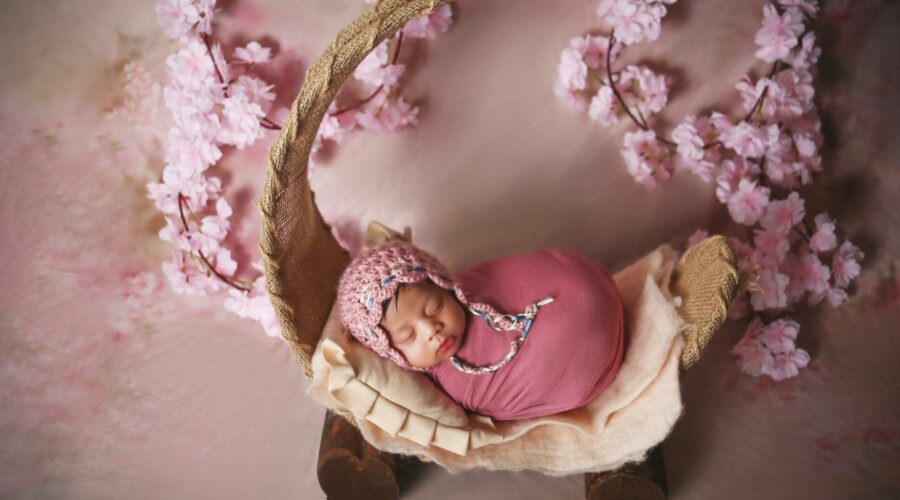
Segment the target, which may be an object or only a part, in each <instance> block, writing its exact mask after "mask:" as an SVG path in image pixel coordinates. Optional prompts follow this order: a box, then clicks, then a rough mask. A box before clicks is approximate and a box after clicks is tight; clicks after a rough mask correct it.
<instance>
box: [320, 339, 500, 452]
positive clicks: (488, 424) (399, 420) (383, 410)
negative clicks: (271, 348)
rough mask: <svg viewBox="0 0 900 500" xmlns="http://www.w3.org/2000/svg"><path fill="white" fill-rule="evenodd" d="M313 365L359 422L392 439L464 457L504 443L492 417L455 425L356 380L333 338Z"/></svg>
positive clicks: (470, 417)
mask: <svg viewBox="0 0 900 500" xmlns="http://www.w3.org/2000/svg"><path fill="white" fill-rule="evenodd" d="M313 363H314V364H315V365H318V366H315V367H314V369H313V372H314V373H315V374H316V377H320V376H321V377H324V382H325V384H324V387H326V388H327V392H328V394H330V395H331V396H332V397H333V399H334V400H335V401H337V402H339V403H340V404H341V405H342V406H343V407H345V408H347V409H348V410H350V412H352V413H353V415H354V416H355V417H356V418H357V419H359V418H363V419H365V420H367V421H368V422H371V423H373V424H375V425H377V426H378V427H379V428H381V429H382V430H384V431H385V432H387V433H388V434H390V435H391V436H393V437H397V436H399V437H402V438H405V439H409V440H410V441H412V442H414V443H416V444H418V445H419V446H426V447H427V446H430V445H433V446H437V447H439V448H442V449H444V450H447V451H450V452H453V453H456V454H457V455H462V456H465V455H466V454H467V453H468V451H469V450H470V449H477V448H480V447H482V446H487V445H489V444H493V443H497V442H500V441H502V440H503V437H502V436H501V435H500V434H497V433H496V432H494V423H493V421H492V420H491V419H490V418H489V417H485V416H481V415H473V414H470V415H467V417H468V419H467V420H465V421H464V422H463V425H462V426H454V425H450V424H448V423H443V422H439V421H437V420H435V419H434V418H431V417H428V416H425V415H421V414H419V413H415V412H413V411H411V410H410V409H409V408H406V407H404V406H402V405H400V404H397V403H396V402H394V401H392V400H390V399H389V398H387V397H385V396H384V395H383V394H381V393H380V392H379V391H378V390H376V389H375V388H373V387H370V386H369V385H368V384H366V383H365V382H363V381H362V380H360V379H359V378H358V377H357V374H356V372H355V371H354V369H353V366H352V365H351V364H350V361H349V360H348V358H347V354H346V352H345V350H344V349H343V347H341V346H340V345H339V344H338V343H337V342H336V341H335V340H334V339H332V338H329V337H325V338H323V340H322V341H321V343H320V345H319V346H318V347H317V348H316V354H315V355H314V357H313ZM314 385H315V384H314ZM331 407H332V408H334V406H331Z"/></svg>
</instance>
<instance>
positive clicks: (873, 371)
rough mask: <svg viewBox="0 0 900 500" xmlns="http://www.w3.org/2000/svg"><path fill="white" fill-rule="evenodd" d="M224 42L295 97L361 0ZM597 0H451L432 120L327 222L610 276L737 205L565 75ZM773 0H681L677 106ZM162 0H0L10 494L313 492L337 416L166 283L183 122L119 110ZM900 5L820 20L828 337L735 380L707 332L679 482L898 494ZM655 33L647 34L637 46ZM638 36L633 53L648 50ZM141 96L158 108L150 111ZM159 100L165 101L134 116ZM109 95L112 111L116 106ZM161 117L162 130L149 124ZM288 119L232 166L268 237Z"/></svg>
mask: <svg viewBox="0 0 900 500" xmlns="http://www.w3.org/2000/svg"><path fill="white" fill-rule="evenodd" d="M226 3H227V6H228V11H227V13H226V14H221V15H220V16H221V19H222V20H223V22H222V24H221V26H220V29H221V31H220V33H221V34H222V35H223V36H230V34H232V33H234V34H237V35H236V36H238V37H241V38H240V39H243V40H246V39H261V40H262V41H263V42H264V44H265V45H269V46H273V45H274V46H275V47H276V48H277V50H278V57H277V59H276V62H275V63H274V64H273V65H272V66H271V67H270V69H269V70H268V72H267V73H266V77H267V78H268V79H270V80H271V81H273V82H276V83H278V85H279V90H280V91H281V93H280V98H281V99H282V102H285V103H286V102H289V101H290V100H291V99H292V98H293V93H294V92H295V91H296V90H297V89H298V88H299V87H298V85H299V83H300V81H301V79H302V74H303V71H305V69H306V67H308V65H309V64H310V63H311V61H312V60H314V58H315V57H316V55H317V54H318V53H319V51H321V50H322V48H323V47H324V46H325V45H326V44H327V43H328V42H329V41H330V39H331V37H332V36H333V35H334V34H335V33H337V31H338V30H339V28H341V27H342V26H344V25H345V24H346V23H348V22H349V21H350V20H352V19H353V18H354V17H356V16H357V15H358V14H359V13H360V12H362V10H363V9H365V8H366V5H365V4H364V3H363V2H362V0H305V1H297V0H290V1H289V0H234V1H232V2H226ZM595 3H596V2H595V1H587V0H566V1H550V0H543V1H541V0H461V1H459V2H457V3H456V5H455V6H454V9H455V13H456V22H455V24H454V25H453V26H452V28H451V30H450V31H449V32H448V33H446V34H445V35H442V36H441V37H439V38H438V39H437V40H436V41H434V42H433V43H430V44H412V43H411V44H408V45H406V44H405V49H404V51H405V54H409V55H413V54H414V53H415V54H416V55H415V57H416V61H417V62H416V63H414V64H413V65H412V67H411V68H410V72H409V78H408V83H407V95H408V96H409V97H410V98H412V99H413V100H418V101H419V102H420V103H421V105H422V110H421V115H420V117H421V125H420V126H419V127H417V128H415V129H412V130H410V131H408V132H405V133H403V134H401V135H397V136H391V137H382V136H372V135H367V134H358V135H355V136H354V137H353V138H352V139H351V140H350V141H349V142H348V143H347V144H346V145H344V146H342V147H341V148H340V149H338V150H337V151H336V153H335V154H334V155H333V157H332V158H331V159H330V160H328V161H326V162H323V164H322V165H321V167H320V168H319V169H317V171H316V173H315V176H314V177H313V179H312V182H313V185H314V188H315V189H316V191H317V193H318V196H317V199H318V200H319V201H320V202H321V208H322V211H323V213H324V214H325V216H326V218H329V219H336V218H338V217H339V216H341V215H347V216H350V217H352V218H357V219H368V218H378V219H380V220H382V221H384V222H386V223H388V224H389V225H396V226H402V225H406V224H408V225H411V226H413V228H414V234H415V236H416V238H417V240H418V241H419V242H421V243H423V244H424V245H426V246H427V247H428V248H431V249H434V250H439V253H440V254H441V255H442V256H444V257H445V259H446V261H447V262H448V264H450V265H451V266H452V267H455V268H459V267H461V266H465V265H467V264H471V263H473V262H475V261H477V260H480V259H482V258H487V257H491V256H496V255H499V254H501V253H508V252H517V251H526V250H530V249H535V248H538V247H543V246H550V245H562V246H569V247H573V248H577V249H580V250H582V251H584V252H585V253H587V254H589V255H591V256H593V257H596V258H598V259H601V260H602V261H604V262H605V263H607V264H608V265H609V266H610V267H612V268H614V269H615V268H619V267H621V266H622V265H624V264H626V263H627V262H630V261H631V260H633V259H635V258H636V257H638V256H640V255H642V254H643V253H645V252H646V251H648V250H650V249H652V248H654V247H655V246H656V245H658V244H660V243H663V242H667V241H671V240H676V239H678V238H683V237H685V236H686V235H687V234H688V233H689V232H691V231H692V230H693V229H694V228H696V227H698V226H706V227H710V228H711V229H712V230H713V231H715V230H722V229H723V228H725V227H726V226H724V224H725V223H727V216H726V214H725V212H724V211H723V209H722V207H720V206H719V205H718V204H717V202H716V200H715V197H714V195H713V192H712V190H711V188H710V186H708V185H705V184H703V183H702V182H700V181H699V180H698V179H696V178H693V177H690V176H686V175H678V176H676V177H675V178H674V179H673V180H672V181H670V182H669V183H667V184H665V185H663V186H662V187H661V188H659V189H656V190H654V191H647V190H646V189H644V188H643V187H641V186H639V185H637V184H636V183H635V182H634V181H633V180H632V179H631V178H630V177H629V176H628V175H627V173H626V172H625V169H624V165H623V162H622V160H621V158H620V157H619V155H618V152H617V150H618V144H619V140H620V136H621V133H622V131H623V130H624V128H623V127H624V125H620V126H618V127H614V128H611V129H605V128H602V127H600V126H599V125H597V124H595V123H591V122H589V121H588V120H587V118H586V117H585V116H583V115H574V114H571V113H569V112H568V111H567V110H566V109H565V108H564V106H563V105H562V104H561V103H560V102H558V101H557V100H556V99H555V97H554V96H553V94H552V91H551V85H552V80H553V77H554V71H555V67H556V63H557V60H558V57H559V51H560V49H561V48H562V47H563V46H564V44H565V43H566V41H567V40H568V38H569V37H571V36H574V35H578V34H581V33H582V32H583V31H585V30H586V29H589V28H590V27H591V26H590V25H586V24H585V23H586V21H587V20H589V19H591V15H592V12H593V8H594V5H595ZM761 5H762V2H761V1H760V0H730V1H727V2H723V1H721V0H718V1H717V0H681V1H680V2H679V3H678V4H676V5H675V6H674V7H673V8H672V9H671V14H670V15H669V16H668V17H667V18H666V19H665V21H664V24H663V35H662V37H661V39H660V41H659V43H658V44H656V45H653V46H652V47H650V48H642V49H638V50H635V51H631V52H630V54H631V56H634V57H638V56H640V55H642V54H644V55H650V56H652V57H653V60H654V61H657V62H658V63H659V65H658V67H661V68H662V69H665V70H666V71H667V72H669V73H670V74H672V75H673V76H675V77H676V78H677V80H678V81H679V83H678V85H677V86H676V87H675V92H676V94H675V96H674V97H673V101H672V103H671V105H670V106H669V107H668V109H667V112H666V114H665V117H666V118H667V119H669V120H670V121H672V122H675V121H676V120H680V118H681V117H682V116H684V115H685V114H688V113H695V112H700V111H702V110H704V109H707V108H709V107H710V106H716V107H719V108H730V107H733V106H735V105H736V104H737V100H736V97H735V94H734V91H733V84H734V82H736V81H737V80H738V79H739V78H740V77H741V76H742V75H743V74H744V73H745V72H746V71H748V70H750V69H755V70H759V69H760V68H758V67H757V66H754V61H755V60H754V58H753V51H754V46H753V43H752V37H753V34H754V33H755V31H756V30H757V29H758V26H759V19H760V17H761V8H760V7H761ZM153 9H154V3H153V2H152V1H149V0H146V1H142V2H138V1H134V0H132V1H126V2H123V1H113V0H81V1H77V2H76V1H71V0H69V1H61V0H58V1H50V0H45V1H42V2H29V1H25V0H16V1H7V2H4V3H3V14H2V16H0V40H2V43H0V58H2V59H0V62H2V67H3V71H2V73H0V88H2V101H0V102H2V104H0V106H2V107H0V141H2V151H3V155H2V158H3V159H2V162H3V163H2V169H0V221H2V233H0V262H2V264H3V266H2V271H0V273H2V274H0V278H2V279H0V282H2V284H3V286H2V288H0V436H2V439H0V497H2V498H86V499H87V498H89V499H106V498H110V499H112V498H116V499H118V498H154V499H156V498H166V499H180V498H185V499H188V498H190V499H194V498H216V499H222V498H234V499H246V498H303V499H309V498H324V495H323V494H322V493H321V491H320V490H319V488H318V485H317V483H316V478H315V463H316V453H317V448H318V442H319V435H320V431H321V422H322V419H323V415H324V412H323V410H322V408H319V407H317V406H316V405H314V404H313V402H312V400H311V398H309V397H307V396H306V395H305V394H304V391H305V389H306V387H307V384H306V381H305V379H304V378H303V377H302V375H301V371H300V368H299V366H298V364H297V363H296V362H295V360H294V359H293V358H292V355H291V353H290V351H289V350H288V349H287V347H286V346H285V345H284V344H283V343H282V342H281V341H279V340H275V339H271V338H268V337H266V336H265V335H264V334H263V333H262V330H261V328H260V327H259V325H258V324H255V323H253V322H251V321H249V320H240V319H237V318H236V317H235V316H233V315H231V314H230V313H228V312H226V311H224V310H223V309H222V307H221V301H222V298H221V297H217V298H212V297H211V298H196V297H185V296H178V295H175V294H173V293H172V292H171V291H170V290H169V289H168V286H167V284H166V283H165V282H164V279H163V277H162V275H161V272H160V263H161V262H162V261H163V260H164V259H166V258H167V256H168V253H169V247H168V245H167V244H166V243H164V242H162V241H160V240H159V239H158V238H157V236H156V233H157V231H158V230H159V229H160V227H161V226H162V223H163V221H162V217H161V215H160V214H159V213H158V212H157V211H156V210H155V209H154V207H153V205H152V203H151V202H150V201H149V200H148V199H147V198H146V190H145V187H144V186H145V184H146V183H147V182H150V181H153V180H155V179H156V178H157V177H158V176H159V175H160V172H161V171H162V168H163V163H162V159H161V155H160V147H159V134H160V132H161V131H162V130H164V128H163V126H162V125H161V123H164V120H165V115H162V116H161V117H157V116H154V115H153V114H152V113H149V112H140V109H138V111H134V110H133V109H132V111H128V110H129V109H131V108H129V107H128V106H129V104H128V101H127V99H125V94H124V93H123V89H122V83H123V77H122V70H123V67H124V64H125V63H126V62H128V61H136V62H138V63H140V64H141V65H142V66H143V67H144V68H146V69H147V70H148V72H149V74H150V75H151V77H152V78H154V79H156V81H158V82H161V80H160V79H161V78H162V77H163V76H164V73H163V71H162V68H163V61H164V58H165V56H166V55H168V54H169V53H171V52H172V51H173V50H175V49H176V45H175V44H174V43H173V42H170V41H168V39H167V38H166V37H165V36H164V35H163V33H162V31H161V29H160V28H159V27H158V26H157V24H156V21H155V15H154V10H153ZM898 26H900V4H898V3H896V2H889V1H878V0H861V1H858V2H848V1H838V2H834V3H832V4H830V5H828V6H826V8H825V11H824V13H823V14H822V19H821V21H820V23H819V25H818V28H817V32H818V33H819V36H820V40H821V41H822V43H823V47H824V54H823V57H822V61H821V74H820V78H819V80H818V97H817V99H818V102H819V104H820V106H821V111H822V114H823V119H824V123H825V130H826V134H827V137H828V145H827V149H826V151H825V170H826V172H827V177H826V178H825V179H824V180H823V181H821V182H820V183H819V184H818V185H817V186H816V187H815V188H814V189H812V190H808V191H806V192H804V196H805V197H806V198H807V200H808V201H807V208H808V210H809V211H810V212H811V213H817V211H818V210H821V209H826V208H827V210H829V212H830V213H831V214H832V215H833V216H835V217H836V218H837V220H838V229H839V231H840V233H841V234H842V235H843V236H846V237H849V238H851V239H852V240H853V241H854V242H856V243H857V244H858V245H859V246H860V247H861V248H862V249H863V251H864V252H865V253H866V260H865V262H864V268H863V274H862V276H861V278H860V279H859V281H858V286H857V287H856V292H855V294H854V295H853V296H852V298H851V300H850V301H849V302H848V303H847V304H846V305H845V306H843V307H841V308H839V309H837V310H834V309H830V308H828V307H827V306H824V307H820V308H817V309H815V310H811V311H808V312H806V313H804V314H802V315H801V316H800V319H801V322H802V330H801V333H800V339H799V345H800V346H801V347H803V348H804V349H807V350H808V351H809V352H810V353H811V354H812V356H813V361H812V362H811V363H810V365H809V367H808V368H807V369H805V370H803V371H802V372H801V373H800V376H799V377H797V378H795V379H791V380H788V381H785V382H783V383H772V382H771V381H769V380H768V379H755V378H752V377H749V376H747V375H743V374H741V373H739V370H738V368H737V367H736V365H735V363H734V357H733V355H731V354H729V353H728V349H729V348H730V347H731V346H732V345H733V344H734V343H735V342H736V341H737V339H738V337H739V335H740V333H741V330H740V326H739V325H728V326H726V327H725V328H724V329H723V330H722V331H721V332H719V334H718V335H717V336H716V337H715V339H714V340H713V342H712V344H711V345H710V347H709V350H708V351H707V352H706V354H705V356H704V358H703V360H702V361H701V362H700V364H699V365H697V367H696V368H695V369H692V370H691V371H689V372H688V373H686V374H685V377H684V384H683V396H684V400H685V407H686V410H685V414H684V416H683V418H682V419H681V420H680V421H679V422H678V424H677V426H676V427H675V429H674V431H673V434H672V435H671V436H670V438H669V439H668V440H667V442H666V445H665V459H666V461H667V469H666V472H667V477H668V481H669V486H670V493H671V498H676V499H692V500H693V499H720V498H731V499H757V498H766V499H769V498H771V499H781V498H785V499H787V498H797V497H803V498H810V499H823V498H824V499H831V498H838V499H842V498H853V499H881V498H900V482H898V481H900V384H898V381H897V380H898V377H900V368H898V366H900V364H898V362H897V359H898V355H900V335H898V331H900V328H898V326H897V325H898V324H900V307H898V296H900V282H898V277H897V261H898V255H900V254H898V249H900V219H898V209H897V206H898V203H897V202H898V195H897V193H898V192H900V171H898V166H900V165H898V160H900V148H898V144H900V142H898V140H897V138H898V136H900V126H898V122H897V120H898V118H900V109H898V106H900V95H898V91H897V89H898V86H900V74H898V72H900V69H898V68H900V64H898V62H900V57H898V50H897V47H898V46H900V32H898ZM642 51H643V52H642ZM631 56H630V57H631ZM148 109H152V108H148ZM145 111H146V110H145ZM111 112H112V114H110V113H111ZM159 119H162V120H163V122H160V121H159ZM272 139H273V136H271V135H270V136H268V137H267V138H266V139H265V140H264V141H261V142H260V143H259V144H257V145H256V146H255V147H253V148H251V149H248V150H244V151H230V152H227V153H226V158H225V160H224V161H223V164H222V167H221V168H217V169H218V170H219V174H220V175H222V176H223V178H224V179H225V180H226V184H227V186H228V193H229V194H228V201H229V202H231V204H232V205H234V206H236V212H237V214H238V218H239V220H240V221H241V222H240V223H239V224H237V226H236V227H235V228H234V230H233V232H234V234H235V237H236V241H238V242H239V246H238V248H239V256H240V258H241V260H240V262H241V263H242V264H246V263H247V262H249V261H250V260H253V259H255V258H256V255H257V250H256V234H257V231H258V228H257V218H256V216H255V209H254V207H253V205H252V201H253V200H254V199H255V198H256V196H257V192H258V187H259V185H260V184H261V181H262V175H263V169H264V167H265V155H266V150H267V148H268V145H269V144H270V143H271V141H272ZM403 494H404V497H405V498H422V499H425V498H427V499H434V498H475V497H478V498H492V499H494V498H498V499H499V498H509V499H512V498H515V499H525V498H535V499H543V498H572V499H575V498H581V497H582V494H583V490H582V479H581V477H580V476H572V477H569V478H561V479H560V478H548V477H544V476H542V475H540V474H535V473H529V472H523V473H497V472H485V471H471V472H467V473H464V474H462V475H461V476H451V475H449V474H447V473H446V472H444V471H442V470H441V469H439V468H437V467H434V466H423V467H422V468H421V469H420V470H419V471H418V474H417V475H415V477H414V478H413V479H412V480H411V481H410V482H409V483H408V484H405V486H404V493H403Z"/></svg>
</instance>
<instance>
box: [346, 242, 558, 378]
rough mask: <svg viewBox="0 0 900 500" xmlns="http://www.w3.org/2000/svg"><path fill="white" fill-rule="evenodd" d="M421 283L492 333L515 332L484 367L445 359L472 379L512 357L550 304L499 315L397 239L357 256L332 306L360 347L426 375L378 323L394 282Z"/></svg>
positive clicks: (548, 299)
mask: <svg viewBox="0 0 900 500" xmlns="http://www.w3.org/2000/svg"><path fill="white" fill-rule="evenodd" d="M425 279H430V280H431V281H432V282H434V284H436V285H438V286H440V287H441V288H443V289H445V290H449V291H451V292H453V294H454V295H455V296H456V298H457V299H458V300H459V302H460V303H461V304H463V305H464V306H465V307H466V308H468V309H469V311H470V312H471V313H472V314H474V315H476V316H478V317H480V318H481V319H483V320H484V321H485V322H486V323H487V324H488V325H489V326H490V327H491V328H492V329H494V330H495V331H514V330H518V331H520V332H521V335H519V336H518V337H517V338H516V339H515V340H513V341H512V342H511V343H510V348H509V352H508V353H507V354H506V355H505V356H504V357H503V358H501V359H500V360H498V361H497V362H495V363H492V364H490V365H483V366H472V365H469V364H468V363H465V362H464V361H461V360H460V359H458V358H457V357H456V356H453V357H451V359H450V360H451V362H452V363H453V365H454V366H455V367H456V368H457V369H458V370H460V371H462V372H464V373H469V374H473V375H476V374H480V373H488V372H493V371H496V370H498V369H499V368H500V367H501V366H503V365H505V364H506V363H508V362H509V361H510V360H511V359H513V358H514V357H515V356H516V354H517V353H518V352H519V349H520V348H521V346H522V344H524V343H525V339H526V338H527V336H528V331H529V330H530V329H531V325H532V323H533V322H534V319H535V317H536V316H537V313H538V311H539V309H540V308H541V307H542V306H545V305H547V304H549V303H551V302H553V297H545V298H543V299H541V300H540V301H538V302H534V303H532V304H529V305H528V306H527V307H526V308H525V310H524V311H523V312H521V313H519V314H502V313H500V312H498V311H497V310H496V309H494V308H493V307H492V306H490V305H489V304H484V303H480V302H472V301H470V300H469V299H468V297H467V296H466V293H465V292H464V291H463V290H462V288H461V287H460V285H459V283H457V282H456V281H455V280H453V279H452V278H451V277H450V273H449V272H448V271H447V269H446V268H445V267H444V266H443V264H441V263H440V262H439V261H438V260H437V259H436V258H435V257H434V256H433V255H431V254H429V253H428V252H425V251H424V250H422V249H420V248H419V247H417V246H415V245H413V244H412V243H406V242H399V241H398V242H391V243H385V244H383V245H378V246H376V247H374V248H371V249H369V250H367V251H365V252H363V253H362V254H360V255H359V256H358V257H357V258H356V259H354V260H353V262H351V263H350V265H349V266H348V267H347V269H346V270H345V271H344V273H343V274H342V275H341V279H340V282H339V283H338V304H339V307H340V313H341V321H342V322H343V324H344V327H345V328H347V330H349V331H350V334H351V335H353V337H354V338H356V339H357V340H358V341H359V342H360V343H362V344H363V345H365V346H366V347H368V348H369V349H371V350H373V351H375V352H377V353H378V354H380V355H381V356H383V357H385V358H388V359H390V360H391V361H393V362H394V363H396V364H398V365H400V366H401V367H403V368H406V369H408V370H415V371H422V372H424V371H427V370H426V369H424V368H418V367H415V366H412V365H410V364H409V363H408V362H407V361H406V358H404V357H403V355H402V354H401V353H400V352H399V351H397V350H396V349H394V348H393V347H391V344H390V338H389V337H388V334H387V332H385V331H384V329H383V328H381V326H380V325H379V323H380V322H381V315H382V308H381V305H382V303H383V302H384V301H386V300H390V298H391V297H393V296H394V294H395V293H396V291H397V288H398V286H399V285H400V283H408V284H414V283H419V282H421V281H424V280H425Z"/></svg>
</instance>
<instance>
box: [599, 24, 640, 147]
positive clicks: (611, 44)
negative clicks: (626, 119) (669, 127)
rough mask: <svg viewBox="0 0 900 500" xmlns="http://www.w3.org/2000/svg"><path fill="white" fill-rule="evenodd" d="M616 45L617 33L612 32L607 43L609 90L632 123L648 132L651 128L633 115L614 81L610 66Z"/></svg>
mask: <svg viewBox="0 0 900 500" xmlns="http://www.w3.org/2000/svg"><path fill="white" fill-rule="evenodd" d="M615 44H616V37H615V31H613V32H610V34H609V43H607V47H608V48H607V49H606V78H607V79H608V80H609V88H611V89H612V91H613V95H615V96H616V99H618V100H619V104H621V105H622V108H623V109H624V110H625V112H626V113H628V116H630V117H631V121H633V122H634V123H636V124H637V126H638V127H640V128H641V129H643V130H647V129H649V127H648V126H647V125H644V124H643V123H641V122H640V121H638V119H637V118H636V117H635V116H634V115H633V114H632V113H631V108H629V107H628V105H627V104H625V99H624V98H622V94H620V93H619V89H617V88H616V85H615V81H614V80H613V74H612V67H611V66H610V64H611V57H610V56H611V55H612V51H613V47H615Z"/></svg>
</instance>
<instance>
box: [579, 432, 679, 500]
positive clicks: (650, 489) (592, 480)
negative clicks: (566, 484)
mask: <svg viewBox="0 0 900 500" xmlns="http://www.w3.org/2000/svg"><path fill="white" fill-rule="evenodd" d="M667 490H668V488H667V486H666V471H665V465H664V464H663V454H662V444H661V443H660V444H658V445H657V446H656V447H655V448H653V450H651V451H650V454H649V455H648V456H647V459H646V460H644V461H643V462H640V463H633V464H626V465H624V466H622V467H620V468H618V469H616V470H612V471H606V472H597V473H587V474H585V475H584V494H585V498H587V500H617V499H621V498H627V499H629V500H645V499H646V500H664V499H665V498H666V494H667Z"/></svg>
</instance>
